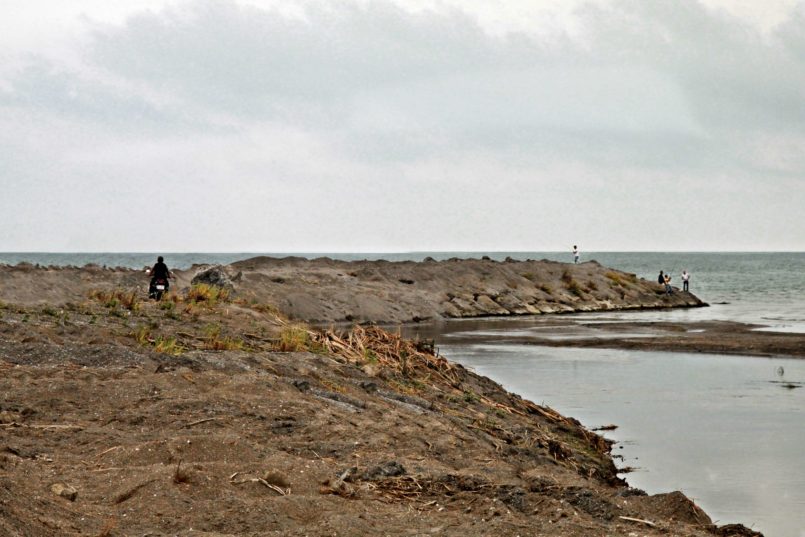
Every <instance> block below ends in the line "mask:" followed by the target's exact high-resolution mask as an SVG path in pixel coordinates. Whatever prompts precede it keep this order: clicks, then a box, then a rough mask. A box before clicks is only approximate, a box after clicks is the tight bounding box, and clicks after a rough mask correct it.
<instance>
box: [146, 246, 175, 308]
mask: <svg viewBox="0 0 805 537" xmlns="http://www.w3.org/2000/svg"><path fill="white" fill-rule="evenodd" d="M148 273H149V274H150V275H151V284H150V285H149V286H148V296H149V298H156V299H157V300H159V299H160V298H162V295H163V293H165V292H167V291H168V286H169V283H168V280H169V279H170V278H171V271H170V270H169V269H168V265H166V264H165V260H164V259H163V258H162V256H159V257H157V262H156V263H155V264H154V266H153V268H151V270H150V271H148ZM157 284H159V285H160V286H163V287H162V289H157Z"/></svg>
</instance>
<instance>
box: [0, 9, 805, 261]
mask: <svg viewBox="0 0 805 537" xmlns="http://www.w3.org/2000/svg"><path fill="white" fill-rule="evenodd" d="M0 188H2V195H0V227H1V228H2V231H0V250H2V251H271V252H280V251H285V252H292V251H329V252H334V251H364V252H380V251H411V250H416V251H423V250H451V251H453V250H474V251H479V250H524V251H544V250H569V249H570V248H571V247H572V245H573V244H578V245H579V246H580V248H581V249H582V251H585V250H586V251H592V250H659V251H662V250H705V251H709V250H805V0H803V1H797V0H764V1H763V2H759V1H756V0H743V1H740V0H732V1H728V0H707V1H704V0H702V1H696V0H678V1H668V0H656V1H652V0H622V1H621V0H606V1H605V0H598V1H576V0H573V1H571V0H542V1H540V0H497V1H490V0H469V1H468V0H443V1H428V0H404V1H403V0H398V1H393V0H377V1H369V0H341V1H335V2H329V1H310V2H300V1H298V0H295V1H282V0H274V1H272V0H264V1H258V0H249V1H246V0H239V1H238V0H190V1H181V2H175V1H173V2H169V1H165V0H127V1H125V2H124V1H119V2H112V1H110V0H71V1H70V2H64V1H63V0H52V1H47V0H3V1H2V2H1V3H0Z"/></svg>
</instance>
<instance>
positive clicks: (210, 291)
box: [186, 283, 229, 308]
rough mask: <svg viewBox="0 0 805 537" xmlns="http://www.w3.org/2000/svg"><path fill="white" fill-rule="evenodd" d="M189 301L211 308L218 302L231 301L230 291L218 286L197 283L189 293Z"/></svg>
mask: <svg viewBox="0 0 805 537" xmlns="http://www.w3.org/2000/svg"><path fill="white" fill-rule="evenodd" d="M186 298H187V300H188V301H190V302H192V303H196V304H198V303H202V302H203V303H204V304H206V305H207V306H209V307H210V308H213V307H215V305H216V304H217V303H218V302H228V301H229V291H228V290H226V289H224V288H222V287H218V286H216V285H208V284H206V283H197V284H195V285H194V286H193V287H191V288H190V290H189V291H188V292H187V297H186Z"/></svg>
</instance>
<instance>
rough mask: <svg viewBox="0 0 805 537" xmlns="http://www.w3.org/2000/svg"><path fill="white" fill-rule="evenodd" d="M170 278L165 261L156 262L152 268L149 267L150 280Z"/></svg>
mask: <svg viewBox="0 0 805 537" xmlns="http://www.w3.org/2000/svg"><path fill="white" fill-rule="evenodd" d="M168 278H170V271H169V270H168V265H166V264H165V263H159V262H157V263H156V264H155V265H154V268H152V269H151V279H152V280H167V279H168Z"/></svg>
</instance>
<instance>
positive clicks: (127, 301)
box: [89, 289, 140, 312]
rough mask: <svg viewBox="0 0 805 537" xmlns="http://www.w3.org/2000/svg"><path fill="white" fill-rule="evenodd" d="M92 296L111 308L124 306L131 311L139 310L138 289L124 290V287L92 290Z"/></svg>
mask: <svg viewBox="0 0 805 537" xmlns="http://www.w3.org/2000/svg"><path fill="white" fill-rule="evenodd" d="M89 296H90V298H92V299H94V300H96V301H97V302H99V303H100V304H103V305H104V306H106V307H107V308H109V309H112V310H114V309H116V308H117V307H118V306H121V307H123V308H124V309H127V310H129V311H131V312H136V311H139V309H140V301H139V300H138V298H137V291H124V290H123V289H113V290H111V291H92V292H91V293H90V295H89Z"/></svg>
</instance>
